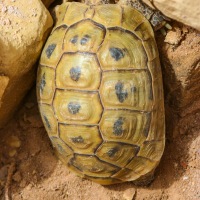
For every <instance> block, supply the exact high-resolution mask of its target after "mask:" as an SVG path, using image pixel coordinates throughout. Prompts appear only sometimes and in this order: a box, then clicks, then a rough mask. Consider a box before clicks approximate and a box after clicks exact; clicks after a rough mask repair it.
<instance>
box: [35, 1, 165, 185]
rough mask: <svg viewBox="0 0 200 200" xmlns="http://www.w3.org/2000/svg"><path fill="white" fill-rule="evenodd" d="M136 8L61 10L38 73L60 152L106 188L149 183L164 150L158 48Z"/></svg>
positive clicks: (73, 5)
mask: <svg viewBox="0 0 200 200" xmlns="http://www.w3.org/2000/svg"><path fill="white" fill-rule="evenodd" d="M134 5H136V7H137V6H138V4H135V3H134V2H132V1H131V2H128V1H124V0H122V1H119V2H118V3H117V4H109V2H106V1H101V0H94V1H93V2H92V0H91V1H90V0H88V2H85V3H80V2H64V3H63V4H61V5H59V6H57V7H56V9H55V16H56V20H55V21H56V22H55V27H54V28H53V30H52V33H51V35H50V36H49V38H48V40H47V42H46V45H45V47H44V49H43V52H42V54H41V58H40V64H39V69H38V78H37V97H38V104H39V109H40V113H41V117H42V120H43V122H44V125H45V128H46V130H47V133H48V135H49V137H50V140H51V142H52V144H53V146H54V147H55V151H56V154H57V155H58V157H59V158H60V160H61V161H62V162H63V163H64V164H65V165H67V166H68V168H69V169H70V170H71V171H73V172H75V173H76V174H78V175H79V176H81V177H83V178H86V179H90V180H92V181H94V182H97V183H99V184H102V185H110V184H115V183H121V182H125V181H133V182H134V183H138V184H140V183H144V184H146V183H149V182H150V181H151V180H152V177H153V174H154V170H155V168H156V167H157V165H158V164H159V161H160V159H161V156H162V154H163V151H164V146H165V116H164V103H163V102H164V100H163V84H162V75H161V68H160V62H159V55H158V50H157V47H156V43H155V39H154V32H153V29H152V27H151V25H150V23H149V21H148V20H147V19H146V18H145V17H144V15H143V14H142V13H140V12H139V11H138V10H137V9H135V8H134ZM140 8H141V6H140ZM140 11H141V9H140ZM147 11H148V12H147ZM143 13H144V14H145V16H146V17H149V19H150V21H151V22H152V24H153V26H154V27H156V28H157V27H159V26H160V24H162V26H163V25H165V21H164V20H160V19H161V18H162V17H160V16H161V15H158V13H154V12H149V9H148V8H146V9H143ZM149 13H150V14H149ZM162 19H163V18H162Z"/></svg>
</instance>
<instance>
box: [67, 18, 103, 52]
mask: <svg viewBox="0 0 200 200" xmlns="http://www.w3.org/2000/svg"><path fill="white" fill-rule="evenodd" d="M104 36H105V28H104V27H103V26H102V25H101V24H97V23H95V22H93V21H91V20H83V21H80V22H78V23H76V24H74V25H72V26H71V27H70V28H69V29H68V31H67V33H66V35H65V38H64V51H65V52H77V51H82V52H91V53H95V52H96V51H97V50H98V48H99V46H100V45H101V43H102V42H103V39H104Z"/></svg>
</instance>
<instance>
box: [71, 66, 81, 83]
mask: <svg viewBox="0 0 200 200" xmlns="http://www.w3.org/2000/svg"><path fill="white" fill-rule="evenodd" d="M69 73H70V77H71V79H72V80H73V81H78V80H79V78H80V75H81V68H80V67H78V66H77V67H72V68H71V69H70V71H69Z"/></svg>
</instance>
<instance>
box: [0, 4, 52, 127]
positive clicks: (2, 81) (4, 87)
mask: <svg viewBox="0 0 200 200" xmlns="http://www.w3.org/2000/svg"><path fill="white" fill-rule="evenodd" d="M52 23H53V22H52V18H51V16H50V14H49V12H48V11H47V10H46V8H45V7H44V5H43V4H42V2H41V1H40V0H34V1H26V0H20V1H0V33H1V34H0V49H1V54H0V128H2V127H3V126H4V124H5V123H6V122H7V121H8V120H9V119H10V118H11V116H12V115H13V113H14V111H15V110H16V108H17V106H18V105H19V104H20V102H21V100H22V99H23V97H24V96H25V94H26V92H27V91H28V90H29V89H30V87H31V86H32V85H33V83H34V81H35V71H36V70H35V69H36V65H34V64H35V63H36V61H37V59H38V57H39V55H40V52H41V49H42V46H43V44H44V42H45V40H46V38H47V36H48V33H49V32H50V29H51V26H52Z"/></svg>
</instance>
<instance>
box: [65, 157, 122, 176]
mask: <svg viewBox="0 0 200 200" xmlns="http://www.w3.org/2000/svg"><path fill="white" fill-rule="evenodd" d="M69 167H70V168H73V167H75V168H77V169H78V170H80V171H81V172H82V173H83V174H85V175H88V176H95V177H103V178H107V177H110V176H112V175H113V174H114V173H116V172H117V171H118V170H119V169H120V168H118V167H117V166H113V165H111V164H109V163H106V162H103V161H101V160H99V159H98V158H97V157H96V156H88V155H75V157H74V158H72V159H71V160H70V163H69Z"/></svg>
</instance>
